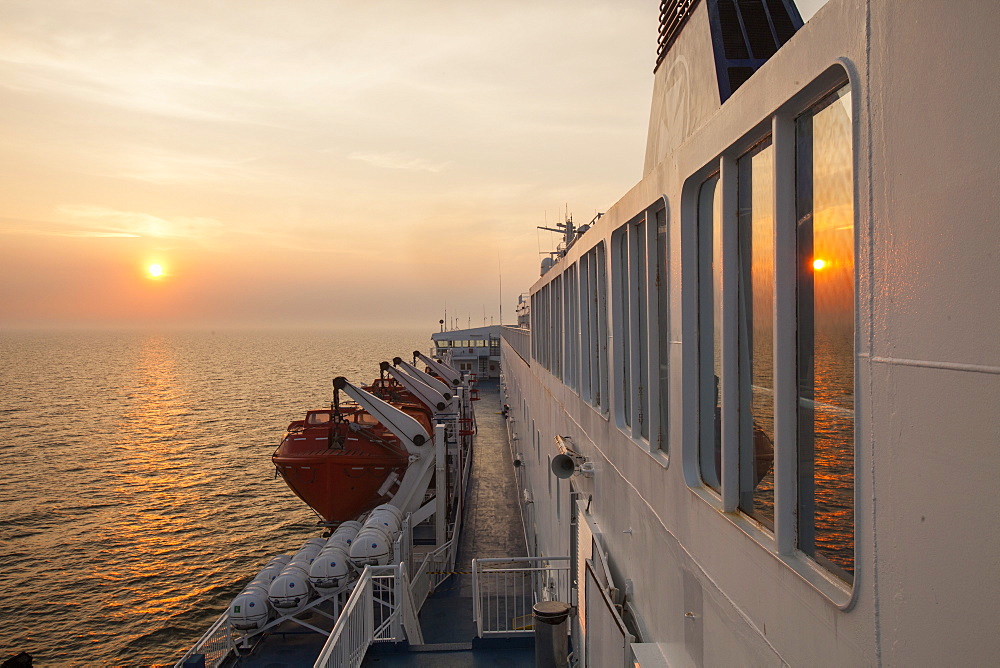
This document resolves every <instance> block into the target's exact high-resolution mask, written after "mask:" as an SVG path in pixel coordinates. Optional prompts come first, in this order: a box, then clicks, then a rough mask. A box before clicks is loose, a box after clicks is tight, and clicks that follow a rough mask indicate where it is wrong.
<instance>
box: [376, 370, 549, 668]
mask: <svg viewBox="0 0 1000 668" xmlns="http://www.w3.org/2000/svg"><path fill="white" fill-rule="evenodd" d="M479 396H480V397H481V398H480V401H479V402H478V405H477V406H476V423H477V426H478V433H477V435H476V445H475V451H474V453H473V456H472V473H471V475H470V480H469V488H468V489H467V490H466V499H465V501H466V506H465V519H464V521H463V524H462V537H461V540H460V541H459V549H458V557H457V559H456V560H455V571H456V574H455V575H452V576H451V577H450V578H449V579H448V580H446V581H445V582H444V583H442V584H441V586H440V587H438V589H437V590H436V591H435V592H434V594H433V595H432V596H431V597H430V598H428V599H427V602H426V603H424V607H423V609H421V611H420V627H421V630H422V631H423V634H424V642H425V643H427V645H428V646H430V647H435V646H442V645H443V646H445V647H443V648H442V649H440V650H436V651H412V650H411V651H409V652H405V653H383V652H379V651H369V653H368V656H367V657H366V658H365V663H364V665H365V666H373V667H374V666H382V667H386V668H388V667H389V666H483V667H485V666H515V667H516V666H534V665H535V659H534V649H533V646H532V645H531V643H530V640H529V642H527V643H525V642H520V643H518V642H516V641H512V642H510V643H506V644H505V643H502V642H501V643H490V644H487V645H483V644H480V643H476V646H475V647H473V639H474V638H475V637H476V626H475V622H474V621H473V619H472V575H471V571H472V560H473V559H487V558H491V557H524V556H527V546H526V545H525V542H524V525H523V524H522V522H521V512H520V506H519V503H518V498H517V485H516V484H515V481H514V473H513V472H514V463H513V459H512V457H511V451H510V446H509V444H508V441H507V428H506V426H505V425H504V419H503V415H501V401H500V385H499V383H498V382H497V381H496V380H492V381H482V382H480V384H479ZM522 640H523V639H522ZM519 644H520V646H518V645H519Z"/></svg>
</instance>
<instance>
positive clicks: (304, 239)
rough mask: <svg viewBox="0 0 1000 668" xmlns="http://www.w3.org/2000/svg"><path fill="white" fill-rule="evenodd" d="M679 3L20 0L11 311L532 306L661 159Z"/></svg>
mask: <svg viewBox="0 0 1000 668" xmlns="http://www.w3.org/2000/svg"><path fill="white" fill-rule="evenodd" d="M658 11H659V2H657V1H655V0H575V1H569V0H565V1H564V0H548V1H546V2H536V1H534V0H509V1H507V2H493V1H487V0H408V1H405V2H404V1H401V0H396V1H394V2H390V1H388V0H364V1H361V0H353V1H336V0H322V1H321V0H286V1H284V2H272V1H264V0H241V1H239V2H236V1H234V0H225V1H222V0H171V1H170V2H163V1H148V0H4V2H3V3H2V4H0V109H3V115H2V117H0V118H2V121H0V189H2V193H3V196H2V198H0V329H2V328H17V327H28V328H48V327H151V326H152V327H184V328H188V327H211V328H216V327H275V326H287V327H340V326H349V327H359V326H362V327H367V326H378V325H384V324H386V323H391V324H392V325H393V326H397V327H427V328H428V329H435V328H436V323H437V321H438V319H439V318H443V317H444V313H445V311H446V310H447V313H448V317H449V321H451V319H452V318H457V319H458V321H459V323H460V324H462V325H466V324H471V325H472V326H478V325H481V324H483V323H484V322H486V324H489V323H491V322H499V317H500V308H501V304H502V309H503V320H504V321H505V322H512V321H513V320H514V318H515V316H514V307H515V305H516V301H517V295H518V294H520V293H521V292H523V291H526V290H527V288H528V287H529V286H530V285H531V283H533V282H534V280H535V278H536V277H537V275H538V266H539V262H540V259H541V256H540V255H539V253H540V251H547V250H551V249H552V248H553V247H554V246H555V244H556V243H557V241H558V239H557V238H556V236H555V235H554V234H551V233H548V232H539V231H537V230H536V227H537V226H539V225H550V226H551V225H552V224H553V223H555V222H558V221H560V220H561V219H562V217H563V214H564V212H565V211H566V207H568V211H569V213H571V214H572V215H573V216H574V219H575V221H576V222H577V223H585V222H587V221H589V220H590V219H591V218H593V216H594V214H595V213H597V212H598V211H602V212H603V211H605V210H607V208H608V207H609V206H611V205H612V204H613V203H614V202H615V201H616V200H617V199H618V198H619V197H620V196H621V195H623V194H624V193H625V192H626V191H627V190H628V189H629V188H630V187H631V186H633V185H634V184H635V183H637V182H638V181H639V179H640V177H641V172H642V162H643V156H644V146H645V135H646V127H647V120H648V114H649V108H650V98H651V93H652V85H653V74H652V68H653V64H654V57H655V49H656V29H657V20H658ZM152 264H158V265H160V267H161V268H162V275H161V276H159V277H151V276H150V274H149V270H148V268H149V266H150V265H152Z"/></svg>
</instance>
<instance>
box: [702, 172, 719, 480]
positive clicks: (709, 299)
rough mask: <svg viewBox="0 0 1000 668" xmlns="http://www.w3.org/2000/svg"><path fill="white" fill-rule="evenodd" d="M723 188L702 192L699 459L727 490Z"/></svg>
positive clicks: (709, 186) (712, 181) (714, 180)
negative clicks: (724, 481) (724, 479)
mask: <svg viewBox="0 0 1000 668" xmlns="http://www.w3.org/2000/svg"><path fill="white" fill-rule="evenodd" d="M721 207H722V188H720V187H719V175H718V174H715V175H714V176H712V177H711V178H709V179H708V180H707V181H705V182H704V183H703V184H702V185H701V188H700V189H699V191H698V213H697V217H698V219H697V231H698V251H697V252H698V285H699V294H698V358H699V368H700V379H699V386H700V392H699V406H698V415H699V422H700V427H699V432H700V434H701V438H700V439H699V441H698V453H699V455H698V458H699V464H700V468H701V478H702V481H703V482H704V483H705V484H706V485H708V486H709V487H711V488H712V489H714V490H715V491H716V492H720V491H721V486H722V385H721V381H722V234H721V225H722V210H721Z"/></svg>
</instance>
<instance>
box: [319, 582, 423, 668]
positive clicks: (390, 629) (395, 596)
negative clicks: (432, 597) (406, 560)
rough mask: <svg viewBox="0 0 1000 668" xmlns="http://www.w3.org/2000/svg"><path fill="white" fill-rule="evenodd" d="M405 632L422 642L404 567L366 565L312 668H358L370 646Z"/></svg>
mask: <svg viewBox="0 0 1000 668" xmlns="http://www.w3.org/2000/svg"><path fill="white" fill-rule="evenodd" d="M406 632H409V633H410V634H411V636H412V637H411V638H410V639H411V641H412V642H414V643H416V644H419V643H421V642H422V638H421V637H420V630H419V627H418V626H416V611H415V610H414V609H413V605H412V602H411V600H410V586H409V578H408V577H407V576H406V569H405V567H404V565H403V564H402V563H399V564H393V565H391V566H365V569H364V571H362V573H361V577H360V578H359V579H358V581H357V583H356V584H355V586H354V591H353V592H351V596H350V598H348V599H347V603H346V604H345V605H344V608H343V610H342V611H341V613H340V616H339V617H338V618H337V623H336V624H334V626H333V630H332V631H330V637H329V638H328V639H327V641H326V644H325V645H324V646H323V650H322V651H321V652H320V654H319V656H318V657H317V658H316V662H315V663H314V664H313V667H314V668H341V667H342V666H349V667H351V668H358V667H359V666H360V665H361V663H362V661H364V658H365V654H366V653H367V652H368V648H369V647H370V646H371V645H372V643H376V642H399V641H402V640H403V639H404V637H405V633H406Z"/></svg>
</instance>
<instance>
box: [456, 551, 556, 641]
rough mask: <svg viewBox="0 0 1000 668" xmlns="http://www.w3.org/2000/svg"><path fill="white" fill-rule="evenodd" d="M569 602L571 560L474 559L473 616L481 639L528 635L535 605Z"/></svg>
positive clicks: (536, 558)
mask: <svg viewBox="0 0 1000 668" xmlns="http://www.w3.org/2000/svg"><path fill="white" fill-rule="evenodd" d="M569 600H570V572H569V557H509V558H504V559H473V560H472V614H473V616H474V617H475V619H476V628H477V629H478V633H479V637H481V638H482V637H485V636H499V635H503V636H515V635H528V634H530V633H532V617H531V609H532V607H533V606H534V605H535V603H537V602H538V601H564V602H567V603H568V602H569Z"/></svg>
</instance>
